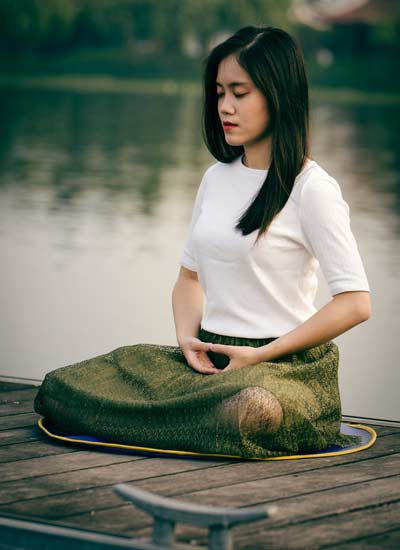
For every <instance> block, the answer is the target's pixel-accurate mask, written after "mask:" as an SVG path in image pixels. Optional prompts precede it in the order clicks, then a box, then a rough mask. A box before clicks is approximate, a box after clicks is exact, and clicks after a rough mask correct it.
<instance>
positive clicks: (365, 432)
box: [38, 417, 377, 460]
mask: <svg viewBox="0 0 400 550" xmlns="http://www.w3.org/2000/svg"><path fill="white" fill-rule="evenodd" d="M38 427H39V428H40V429H41V430H42V431H43V432H44V433H45V434H46V435H47V436H49V437H51V438H53V439H58V440H60V441H63V442H67V443H73V444H75V445H80V446H86V447H90V446H93V447H97V449H99V450H103V451H108V452H118V453H124V454H136V455H137V454H150V455H151V456H154V455H157V456H160V455H162V456H166V457H171V456H173V457H177V456H183V457H191V458H205V457H210V458H213V457H221V458H237V459H240V460H294V459H300V458H318V457H321V458H322V457H328V456H340V455H343V454H350V453H355V452H359V451H363V450H365V449H368V448H369V447H371V446H372V445H373V444H374V443H375V441H376V439H377V434H376V432H375V430H374V429H373V428H371V427H370V426H366V425H363V424H349V423H345V422H341V426H340V431H341V433H343V434H346V435H349V434H352V435H359V436H361V438H362V442H361V444H360V445H350V446H348V447H340V446H338V445H331V446H329V447H327V448H326V449H324V450H323V451H308V452H304V453H302V454H301V455H283V456H274V457H262V458H260V457H257V458H247V457H246V458H244V457H242V456H238V455H228V454H214V453H200V452H193V451H182V450H170V449H156V448H151V447H140V446H134V445H125V444H121V443H112V442H110V441H106V440H104V439H101V438H97V437H93V436H85V435H71V434H63V433H62V432H58V433H57V431H56V430H55V429H54V427H50V426H47V425H46V419H45V418H44V417H41V418H39V420H38ZM51 430H53V431H51Z"/></svg>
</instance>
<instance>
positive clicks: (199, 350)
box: [179, 336, 222, 374]
mask: <svg viewBox="0 0 400 550" xmlns="http://www.w3.org/2000/svg"><path fill="white" fill-rule="evenodd" d="M179 347H180V348H181V350H182V353H183V355H184V356H185V358H186V361H187V363H188V365H189V366H190V367H192V369H194V370H196V371H198V372H201V373H202V374H220V373H221V372H222V371H221V370H220V369H217V367H216V366H215V365H214V364H213V363H212V362H211V360H210V358H209V357H208V355H207V351H208V342H202V341H201V340H200V339H199V338H196V337H194V336H186V337H185V338H183V339H182V340H181V341H180V342H179Z"/></svg>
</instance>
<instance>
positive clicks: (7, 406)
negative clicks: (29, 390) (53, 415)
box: [0, 400, 34, 422]
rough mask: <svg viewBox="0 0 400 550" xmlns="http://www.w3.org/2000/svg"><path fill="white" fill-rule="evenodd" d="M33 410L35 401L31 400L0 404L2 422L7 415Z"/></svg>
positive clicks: (31, 411)
mask: <svg viewBox="0 0 400 550" xmlns="http://www.w3.org/2000/svg"><path fill="white" fill-rule="evenodd" d="M33 412H34V410H33V403H32V401H31V400H29V401H10V402H8V403H2V404H0V417H1V418H2V420H1V422H3V419H4V417H5V416H9V415H14V414H22V413H33Z"/></svg>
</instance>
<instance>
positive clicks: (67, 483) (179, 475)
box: [2, 435, 400, 502]
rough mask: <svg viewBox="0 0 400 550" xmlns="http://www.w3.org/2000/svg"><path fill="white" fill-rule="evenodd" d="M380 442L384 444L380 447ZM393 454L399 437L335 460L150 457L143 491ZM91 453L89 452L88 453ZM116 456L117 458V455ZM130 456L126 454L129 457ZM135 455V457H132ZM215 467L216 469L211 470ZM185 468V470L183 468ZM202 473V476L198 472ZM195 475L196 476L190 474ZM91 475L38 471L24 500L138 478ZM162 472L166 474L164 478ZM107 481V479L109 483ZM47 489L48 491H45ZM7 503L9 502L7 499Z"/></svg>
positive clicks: (176, 489) (177, 490)
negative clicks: (154, 464) (151, 467)
mask: <svg viewBox="0 0 400 550" xmlns="http://www.w3.org/2000/svg"><path fill="white" fill-rule="evenodd" d="M383 442H386V443H385V445H383ZM395 451H397V452H400V437H399V436H397V435H394V436H386V437H385V438H381V439H380V440H378V441H377V442H376V443H375V445H373V446H372V447H371V448H370V449H368V450H366V451H362V452H360V453H353V454H347V455H342V456H336V457H326V458H315V459H304V460H294V461H293V460H288V461H285V460H283V461H246V462H240V461H215V462H214V461H211V460H201V459H177V458H175V457H173V458H157V459H155V458H152V459H151V460H158V461H159V462H158V464H159V468H160V469H159V471H158V472H157V473H156V475H154V476H147V477H149V478H150V479H147V480H146V481H145V482H144V485H142V486H143V488H147V489H148V490H149V491H154V492H156V493H161V494H164V495H169V494H171V495H174V494H181V493H184V492H190V491H194V490H202V489H207V488H209V487H218V486H220V485H230V484H235V483H237V480H238V479H240V480H242V481H253V480H258V479H266V478H269V477H274V476H279V475H285V474H288V473H289V474H290V473H293V472H295V473H298V474H299V473H301V472H305V471H313V470H319V469H325V468H329V467H331V466H335V467H337V466H339V465H340V464H347V463H354V462H356V463H357V462H359V461H365V460H369V459H371V458H372V457H380V456H385V454H391V453H394V452H395ZM90 452H92V451H90ZM116 456H118V455H116ZM128 456H129V455H128ZM132 456H134V455H132ZM138 456H139V455H138ZM170 461H173V462H175V463H176V462H178V461H179V464H182V465H184V467H182V468H179V467H177V468H176V469H175V471H173V470H171V469H170V468H168V469H167V470H166V471H165V472H164V465H165V466H167V465H169V462H170ZM214 465H215V466H217V467H218V469H217V470H216V469H215V468H214V467H209V466H214ZM185 466H187V467H185ZM198 470H201V472H202V473H201V476H199V475H198V473H197V471H198ZM193 472H195V473H193ZM90 473H91V472H89V473H88V471H84V472H81V473H78V474H77V473H74V474H68V473H63V474H61V473H57V474H54V475H52V476H44V475H43V474H44V472H43V471H42V472H41V475H40V479H31V480H30V481H29V496H28V497H26V498H36V497H39V496H43V495H45V494H47V495H48V496H50V495H52V494H57V493H59V492H67V491H73V490H75V484H76V481H77V480H81V482H82V483H84V485H82V486H81V488H82V489H84V488H86V489H88V488H95V487H100V486H106V485H108V484H111V483H114V482H115V483H117V482H119V481H125V480H129V479H138V478H137V477H132V478H129V477H128V478H125V479H122V480H121V479H120V478H119V477H118V476H119V475H120V474H119V473H117V474H116V475H117V477H114V474H113V472H110V477H109V478H108V477H107V475H106V474H107V472H104V470H102V471H101V473H99V474H98V476H97V478H96V477H95V479H94V480H92V482H91V479H92V477H91V476H90V475H89V474H90ZM165 473H169V475H168V476H165V475H164V474H165ZM107 479H110V481H109V483H108V482H107ZM25 486H26V482H21V483H19V482H18V481H14V482H9V483H8V484H7V486H4V485H3V486H2V492H3V494H5V493H6V492H7V491H9V492H10V494H11V495H14V494H15V495H16V498H18V499H23V498H24V494H25V493H24V487H25ZM46 487H47V492H46ZM7 502H8V500H7Z"/></svg>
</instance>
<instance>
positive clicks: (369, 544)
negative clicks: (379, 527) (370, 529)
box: [324, 528, 400, 550]
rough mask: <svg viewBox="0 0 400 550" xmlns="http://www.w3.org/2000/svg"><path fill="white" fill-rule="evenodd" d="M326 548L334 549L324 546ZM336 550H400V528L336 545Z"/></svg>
mask: <svg viewBox="0 0 400 550" xmlns="http://www.w3.org/2000/svg"><path fill="white" fill-rule="evenodd" d="M324 548H327V549H328V548H333V547H332V546H330V545H328V546H324ZM334 548H335V550H382V548H388V549H389V548H400V528H399V529H394V530H393V531H386V532H384V533H381V534H379V535H369V536H368V537H365V538H364V537H362V538H357V539H356V540H352V541H349V542H343V543H341V544H335V545H334Z"/></svg>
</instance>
